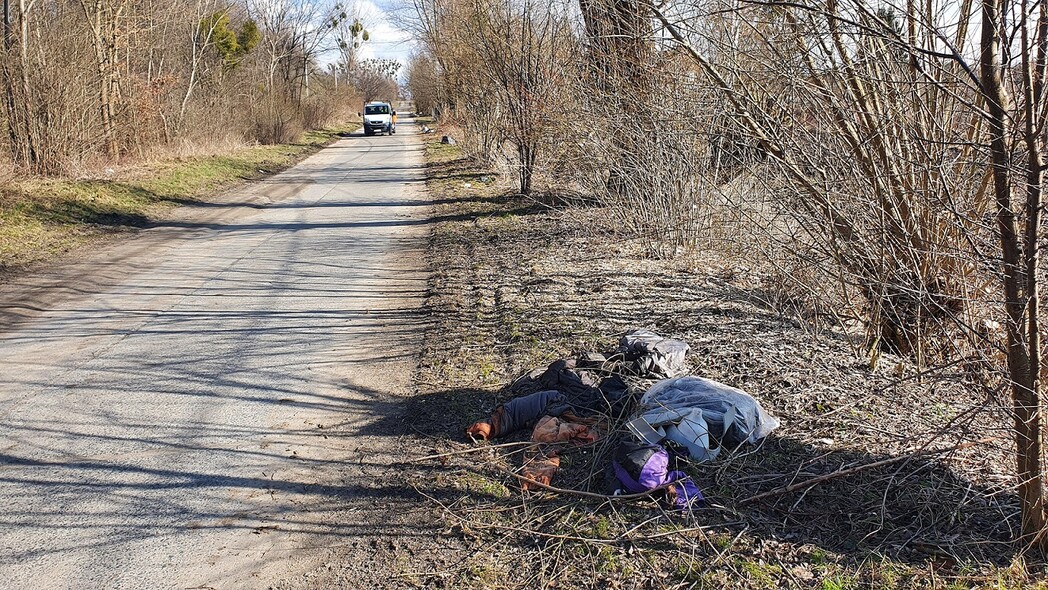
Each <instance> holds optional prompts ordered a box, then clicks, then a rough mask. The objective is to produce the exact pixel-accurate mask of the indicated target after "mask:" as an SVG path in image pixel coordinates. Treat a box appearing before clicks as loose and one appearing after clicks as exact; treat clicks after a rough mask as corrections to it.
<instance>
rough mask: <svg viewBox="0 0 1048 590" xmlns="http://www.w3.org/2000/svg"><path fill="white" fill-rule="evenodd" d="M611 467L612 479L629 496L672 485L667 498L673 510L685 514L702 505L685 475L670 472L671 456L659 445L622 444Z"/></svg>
mask: <svg viewBox="0 0 1048 590" xmlns="http://www.w3.org/2000/svg"><path fill="white" fill-rule="evenodd" d="M611 464H612V467H614V469H615V477H616V478H618V480H619V482H620V483H621V484H622V487H623V488H625V489H626V491H628V492H630V493H633V494H641V493H644V492H647V491H649V490H653V489H655V488H657V487H659V486H662V485H665V484H668V483H671V482H672V483H673V484H674V485H673V486H670V487H669V488H667V490H672V491H667V493H666V497H667V499H669V500H671V501H672V504H673V507H674V508H677V509H680V510H685V509H688V508H694V507H698V506H701V505H702V504H703V503H704V500H703V497H702V493H701V492H700V491H699V487H698V486H697V485H695V482H694V481H692V480H691V478H690V477H688V475H687V474H686V473H684V472H683V471H670V468H669V466H670V454H669V453H668V452H667V451H666V449H664V448H662V447H660V446H659V445H648V444H641V443H636V442H632V441H623V442H622V444H620V445H619V448H618V449H616V450H615V459H614V460H613V461H612V463H611Z"/></svg>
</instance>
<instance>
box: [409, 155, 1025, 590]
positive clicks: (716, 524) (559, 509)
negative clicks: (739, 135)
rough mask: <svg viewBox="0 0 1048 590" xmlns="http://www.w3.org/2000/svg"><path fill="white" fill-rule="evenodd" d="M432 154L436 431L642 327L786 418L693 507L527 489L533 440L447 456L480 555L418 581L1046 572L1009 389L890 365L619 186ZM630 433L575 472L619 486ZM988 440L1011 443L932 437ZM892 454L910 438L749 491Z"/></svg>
mask: <svg viewBox="0 0 1048 590" xmlns="http://www.w3.org/2000/svg"><path fill="white" fill-rule="evenodd" d="M438 137H439V135H438ZM429 156H430V161H431V163H432V165H431V168H430V171H431V180H430V190H431V193H432V196H433V198H434V200H435V201H436V202H437V203H438V211H437V213H436V215H437V216H439V217H441V218H443V219H446V221H444V222H443V223H441V224H440V225H439V226H438V227H436V228H435V230H434V235H433V238H432V240H433V241H432V247H431V251H432V256H433V259H432V263H433V267H434V270H435V275H434V279H433V285H432V288H431V297H430V300H429V306H430V308H431V311H432V313H433V316H434V317H435V318H436V325H435V327H434V329H433V332H432V333H431V335H430V337H429V339H428V344H427V347H426V349H425V350H424V353H423V356H422V366H421V371H420V376H419V381H420V385H421V389H422V395H421V396H420V397H419V398H418V400H417V401H415V402H414V403H413V404H412V407H411V409H410V412H411V415H412V416H413V420H412V422H413V424H414V425H415V428H416V429H418V430H419V432H420V433H421V435H420V436H421V440H420V444H423V445H425V447H426V448H431V449H437V450H461V449H465V448H468V446H467V444H466V443H465V441H464V440H463V436H462V434H461V432H462V428H463V427H464V426H466V425H467V424H468V423H469V422H471V421H473V420H476V419H480V418H483V417H485V416H486V415H487V413H488V412H490V411H491V410H492V409H493V408H494V406H495V405H496V404H497V403H499V402H500V401H502V399H503V398H501V397H500V392H501V388H502V386H503V385H505V384H506V383H508V382H509V381H510V380H511V379H513V378H514V377H516V376H517V375H519V374H520V373H521V372H523V371H525V370H528V369H530V368H532V367H535V366H540V365H543V364H545V363H548V362H550V361H552V360H554V359H556V358H560V357H563V356H567V355H570V354H572V353H575V352H580V351H584V350H601V349H605V348H608V347H609V346H610V345H613V344H614V342H615V340H616V338H617V336H618V335H619V334H621V333H622V332H623V331H625V330H626V329H627V328H628V327H634V326H641V327H649V328H653V329H655V330H657V331H659V332H661V333H663V334H666V335H670V336H673V337H679V338H682V339H684V340H686V341H688V342H689V343H690V344H691V346H692V354H691V355H690V357H689V362H690V364H691V370H692V372H693V373H694V374H698V375H702V376H705V377H710V378H713V379H717V380H720V381H723V382H726V383H729V384H731V385H735V386H738V387H741V388H743V389H745V390H747V391H748V392H750V393H751V394H753V395H754V396H755V397H757V398H758V399H760V400H761V402H762V403H763V404H764V405H765V407H767V408H768V409H769V410H770V411H771V412H772V413H774V414H775V415H777V416H778V417H779V418H780V419H781V420H782V424H783V425H782V427H781V428H780V429H779V430H778V431H776V433H775V435H774V436H773V437H771V438H770V439H768V440H767V441H765V443H764V444H762V445H761V446H760V447H758V448H745V449H742V450H740V451H738V452H736V453H734V454H730V455H722V456H721V458H720V459H718V460H717V461H715V462H712V463H706V464H697V465H689V466H688V467H687V470H688V471H689V472H690V473H691V474H692V475H693V476H694V478H695V480H696V482H697V483H698V484H699V486H700V488H702V489H703V492H704V493H705V494H706V496H707V497H708V498H709V500H710V507H709V508H707V509H703V510H699V511H696V512H695V513H692V514H687V515H683V514H668V513H664V512H662V511H661V510H660V509H658V508H657V506H656V505H655V504H653V503H650V502H640V503H629V504H627V503H616V502H610V501H599V500H594V499H581V498H578V497H573V496H570V495H557V494H550V493H530V494H529V493H522V492H521V491H520V489H519V486H518V485H517V483H516V480H515V478H514V477H513V476H512V475H511V472H512V471H513V470H515V469H517V468H518V467H519V465H520V464H521V458H520V454H521V451H520V450H519V449H514V448H492V449H490V450H484V451H482V452H479V453H472V454H461V455H453V456H449V457H445V458H444V459H443V460H442V461H441V464H442V467H440V468H438V470H437V471H436V472H434V473H429V474H428V475H427V476H425V477H423V478H422V479H421V480H420V481H419V482H418V483H417V486H418V489H419V491H420V492H421V493H423V494H424V495H425V496H426V497H427V498H429V501H430V502H431V503H432V505H433V506H434V508H435V509H436V511H437V512H438V514H439V517H440V518H441V519H443V521H444V523H445V525H446V526H447V527H448V530H449V533H448V535H449V537H454V538H456V539H459V540H461V541H462V542H463V543H465V544H466V545H467V546H468V547H469V548H470V549H471V550H472V552H473V553H474V554H475V555H476V557H474V558H471V559H467V560H465V561H463V562H460V563H456V564H452V565H447V567H446V569H444V570H442V571H440V572H430V573H428V574H426V575H422V574H419V575H417V576H414V577H413V578H411V579H410V581H413V582H414V584H415V585H418V586H427V585H431V586H443V587H485V588H491V587H497V588H539V587H554V586H556V587H566V588H568V587H580V588H581V587H597V586H599V587H609V588H685V587H700V588H703V587H711V588H712V587H742V588H776V587H821V588H826V589H831V588H902V587H906V588H910V587H921V588H924V587H927V588H953V587H963V588H969V587H993V588H1012V587H1024V588H1044V587H1046V586H1045V584H1044V582H1043V581H1041V582H1038V581H1037V580H1040V579H1042V578H1041V577H1040V575H1039V574H1038V573H1036V570H1037V567H1038V566H1036V564H1027V563H1025V562H1024V560H1023V558H1022V557H1021V556H1020V555H1018V554H1017V553H1016V552H1015V551H1014V549H1013V547H1012V545H1011V543H1010V539H1012V538H1013V537H1014V534H1015V529H1016V528H1017V527H1018V503H1017V500H1016V498H1015V495H1014V489H1013V486H1014V481H1013V477H1012V476H1011V474H1010V471H1011V459H1010V458H1011V456H1012V455H1011V453H1012V452H1013V449H1012V445H1011V443H1010V442H1009V428H1010V425H1009V419H1008V416H1007V413H1006V411H1005V410H1004V407H1003V404H1004V403H1005V402H1004V401H1003V400H1002V399H1001V398H1000V392H997V391H987V390H985V389H983V388H982V387H980V386H977V385H976V384H975V383H974V382H973V381H972V380H971V379H970V377H971V376H970V375H968V374H967V373H966V372H965V368H964V367H963V366H961V365H951V366H946V367H937V368H934V369H930V370H927V371H925V372H922V373H917V372H916V370H915V369H914V367H913V366H912V365H911V364H910V363H908V362H907V361H905V360H903V359H900V358H895V357H891V356H887V355H885V356H883V357H882V358H881V362H880V363H879V364H878V365H877V367H876V368H875V369H871V367H870V363H869V361H868V360H866V359H862V358H859V357H858V356H857V355H856V353H855V350H856V346H855V345H854V341H855V340H856V339H857V338H860V337H861V335H859V334H852V333H849V332H848V331H847V330H845V329H843V328H841V327H835V328H832V329H831V328H826V327H824V326H820V327H818V328H816V327H813V326H811V325H808V324H806V323H804V322H802V321H799V320H797V319H795V317H794V316H793V315H792V314H790V313H787V312H786V311H785V310H783V309H781V308H780V307H779V306H778V305H777V303H778V302H779V301H780V300H779V298H777V297H776V294H775V288H774V283H775V279H774V277H775V276H776V273H774V272H772V270H773V269H769V268H764V267H763V266H762V265H761V264H760V263H759V262H756V263H755V262H753V261H745V260H744V259H739V258H733V257H726V256H725V255H723V253H720V252H713V251H711V252H706V253H701V254H696V255H695V256H694V257H690V258H688V259H686V260H683V259H675V260H655V259H652V258H650V257H648V254H649V253H650V248H649V245H648V244H647V243H645V241H644V240H639V239H635V238H630V237H628V236H627V235H626V234H624V233H620V232H617V231H615V229H614V228H613V227H609V224H608V223H607V220H608V218H609V216H608V215H607V213H606V212H605V211H603V210H601V209H599V208H590V209H572V210H559V209H551V208H549V207H546V206H542V205H539V204H537V203H534V202H531V201H523V200H515V199H509V198H501V197H499V194H500V192H501V191H500V189H499V185H498V183H492V184H486V183H479V182H478V180H479V179H480V178H481V177H483V176H488V173H487V172H485V171H482V170H477V169H476V167H474V166H473V165H471V164H470V163H469V162H468V161H465V160H460V159H456V156H457V151H456V150H455V149H454V148H449V147H447V146H440V145H439V144H430V145H429ZM467 185H468V186H467ZM634 385H635V386H636V387H637V388H638V389H639V388H642V387H644V386H645V385H646V384H644V383H634ZM616 436H617V434H616V432H614V431H613V432H611V433H610V434H609V436H608V437H607V438H605V439H604V440H603V441H599V442H598V443H597V444H596V445H594V446H593V447H589V448H581V449H579V450H576V451H572V452H568V453H567V454H566V455H565V457H564V458H563V460H564V461H563V463H562V465H563V466H564V468H563V470H562V471H561V472H560V473H559V474H558V475H557V478H556V479H555V481H554V484H555V485H557V486H561V487H565V488H573V489H582V490H588V491H592V492H599V493H607V492H609V491H610V490H611V489H612V484H611V481H610V480H609V475H608V473H607V469H606V468H607V463H608V453H609V452H610V449H611V448H612V447H613V445H614V440H615V437H616ZM981 439H990V440H991V441H992V442H988V443H980V444H975V445H972V446H968V447H966V448H964V449H963V450H961V451H957V452H944V453H935V454H931V455H922V454H920V452H921V451H927V450H939V449H950V448H953V447H954V446H956V445H959V444H965V443H969V442H971V441H975V440H981ZM511 440H512V439H511ZM885 459H898V460H897V461H894V462H891V463H889V464H887V465H884V466H882V467H880V468H873V469H863V470H860V471H858V472H857V473H855V474H853V475H850V476H847V477H836V478H831V479H829V480H828V481H826V482H825V483H822V484H820V485H817V486H814V487H811V488H807V489H803V490H798V491H796V492H791V493H785V494H779V495H775V496H773V497H771V498H767V499H765V500H761V501H756V502H746V500H747V499H748V498H751V497H753V496H755V495H757V494H760V493H763V492H767V491H769V490H774V489H776V488H778V487H780V486H784V485H787V484H790V483H793V482H797V481H801V480H804V479H806V478H814V477H820V476H826V475H830V474H833V473H835V472H837V471H840V470H843V469H846V468H851V467H855V466H861V465H866V464H869V463H873V462H876V461H883V460H885ZM506 490H508V491H509V493H508V495H507V494H506V493H505V491H506Z"/></svg>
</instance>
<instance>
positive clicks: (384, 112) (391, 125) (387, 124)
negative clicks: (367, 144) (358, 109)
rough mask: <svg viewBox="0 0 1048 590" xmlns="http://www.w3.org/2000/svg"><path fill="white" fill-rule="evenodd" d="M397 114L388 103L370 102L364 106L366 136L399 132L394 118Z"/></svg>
mask: <svg viewBox="0 0 1048 590" xmlns="http://www.w3.org/2000/svg"><path fill="white" fill-rule="evenodd" d="M396 114H397V112H396V111H394V110H393V106H392V105H390V104H389V103H388V102H369V103H367V104H366V105H364V135H374V134H376V133H383V132H385V133H388V134H390V135H393V134H394V133H396V132H397V123H396V120H395V119H394V116H395V115H396Z"/></svg>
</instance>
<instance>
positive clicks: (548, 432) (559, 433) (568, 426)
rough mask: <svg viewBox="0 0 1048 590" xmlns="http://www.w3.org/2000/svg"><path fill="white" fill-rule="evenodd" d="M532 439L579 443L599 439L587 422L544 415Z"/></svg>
mask: <svg viewBox="0 0 1048 590" xmlns="http://www.w3.org/2000/svg"><path fill="white" fill-rule="evenodd" d="M531 440H533V441H535V442H540V443H560V442H572V443H575V444H577V445H582V444H587V443H591V442H594V441H596V440H597V435H596V434H595V433H594V432H593V431H592V430H590V429H589V427H588V426H586V425H585V424H574V423H571V422H565V421H564V420H561V419H560V418H557V417H555V416H543V417H542V418H539V421H538V423H537V424H535V430H534V431H532V433H531Z"/></svg>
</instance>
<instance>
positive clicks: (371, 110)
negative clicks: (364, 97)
mask: <svg viewBox="0 0 1048 590" xmlns="http://www.w3.org/2000/svg"><path fill="white" fill-rule="evenodd" d="M364 114H365V115H388V114H389V106H388V105H384V104H374V105H368V106H366V107H364Z"/></svg>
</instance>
